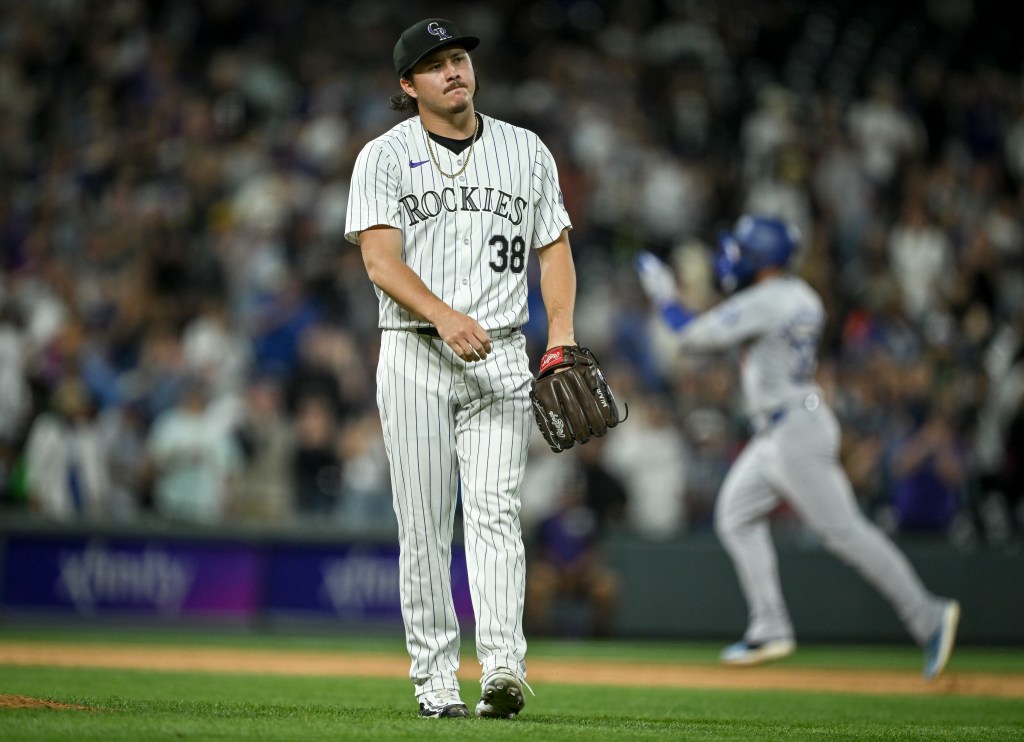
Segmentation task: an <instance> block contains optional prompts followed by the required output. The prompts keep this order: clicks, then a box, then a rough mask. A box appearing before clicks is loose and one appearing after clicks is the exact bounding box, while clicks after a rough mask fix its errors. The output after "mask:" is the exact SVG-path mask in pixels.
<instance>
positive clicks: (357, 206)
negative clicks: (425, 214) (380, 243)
mask: <svg viewBox="0 0 1024 742" xmlns="http://www.w3.org/2000/svg"><path fill="white" fill-rule="evenodd" d="M400 190H401V181H400V172H399V169H398V166H397V160H396V157H395V155H394V152H393V151H392V150H391V148H390V147H389V146H388V144H387V143H386V142H385V141H383V140H380V139H375V140H374V141H372V142H370V143H368V144H367V145H366V146H365V147H363V149H362V151H361V152H360V153H359V156H358V157H357V158H356V163H355V167H353V169H352V180H351V182H350V183H349V189H348V211H347V212H346V215H345V239H346V240H348V241H349V242H352V243H354V244H357V245H358V244H359V233H360V232H362V231H363V230H364V229H369V228H370V227H376V226H379V225H386V226H389V227H395V228H396V229H401V227H402V214H401V210H400V205H399V201H398V197H399V191H400Z"/></svg>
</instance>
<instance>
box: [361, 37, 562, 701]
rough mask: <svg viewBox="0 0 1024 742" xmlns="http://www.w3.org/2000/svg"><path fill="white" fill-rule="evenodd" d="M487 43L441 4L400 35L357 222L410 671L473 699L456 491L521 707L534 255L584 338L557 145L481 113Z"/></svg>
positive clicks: (444, 691) (508, 693)
mask: <svg viewBox="0 0 1024 742" xmlns="http://www.w3.org/2000/svg"><path fill="white" fill-rule="evenodd" d="M478 43H479V39H478V38H476V37H475V36H467V35H465V34H463V33H462V32H461V31H460V30H459V29H458V27H457V26H456V25H455V24H454V23H452V22H451V21H448V20H444V19H441V18H429V19H426V20H422V21H420V22H419V23H416V24H415V25H413V26H411V27H409V28H408V29H406V30H405V31H404V32H403V33H402V35H401V37H400V38H399V39H398V42H397V43H396V44H395V48H394V65H395V73H396V75H397V76H398V78H399V84H400V86H401V90H402V92H401V93H400V94H398V95H396V96H393V97H392V100H391V103H392V107H393V108H396V109H398V110H408V111H411V112H415V115H412V116H411V117H409V118H407V119H406V120H404V121H403V122H401V123H400V124H398V125H397V126H395V127H394V128H392V129H391V130H390V131H388V132H386V133H385V134H383V135H381V136H380V137H378V138H376V139H374V140H373V141H371V142H369V143H368V144H367V145H366V146H365V147H364V148H363V149H362V151H361V152H360V154H359V156H358V158H357V159H356V163H355V168H354V171H353V173H352V182H351V187H350V196H349V204H348V216H347V219H348V221H347V226H346V235H345V236H346V238H347V239H348V240H349V241H351V242H356V243H358V244H359V246H360V248H361V251H362V256H363V260H364V263H365V266H366V270H367V273H368V275H369V277H370V280H371V281H372V282H373V283H374V286H375V288H376V292H377V295H378V297H379V299H380V310H379V326H380V329H381V347H380V358H379V362H378V367H377V404H378V407H379V410H380V416H381V420H382V422H383V429H384V441H385V444H386V448H387V452H388V457H389V461H390V464H391V485H392V489H393V499H394V508H395V512H396V514H397V517H398V526H399V539H400V542H401V558H400V575H401V597H402V616H403V620H404V623H405V633H406V645H407V647H408V650H409V654H410V656H411V658H412V664H411V668H410V677H411V678H412V680H413V683H414V686H415V693H416V697H417V699H418V701H419V708H420V714H421V715H423V716H429V717H458V716H468V714H469V710H468V708H467V707H466V705H465V704H464V703H463V701H462V699H461V697H460V693H459V682H458V680H457V678H456V671H457V669H458V667H459V626H458V623H457V620H456V615H455V608H454V605H453V603H452V592H451V584H450V575H449V564H450V560H451V540H452V529H453V525H454V516H455V509H456V499H457V497H458V496H459V494H460V490H461V497H462V505H463V513H464V518H465V547H466V562H467V568H468V571H469V579H470V591H471V594H472V599H473V606H474V610H475V614H476V646H477V656H478V659H479V661H480V663H481V665H482V680H481V698H480V701H479V703H478V704H477V706H476V714H477V715H478V716H485V717H511V716H514V715H515V714H517V713H518V712H519V711H520V710H521V709H522V707H523V704H524V698H523V686H524V685H525V676H526V666H525V662H524V657H525V653H526V641H525V639H524V637H523V623H522V616H523V599H524V592H525V559H524V549H523V539H522V529H521V526H520V521H519V510H520V488H521V486H522V482H523V473H524V468H525V464H526V453H527V444H528V443H529V439H530V435H531V432H532V427H533V420H532V418H531V406H530V396H529V395H530V388H531V383H532V375H531V372H530V369H529V361H528V358H527V355H526V350H525V348H526V339H525V337H524V336H523V334H522V332H521V331H520V327H521V326H522V325H523V324H524V323H525V322H526V320H527V318H528V315H527V301H526V299H527V280H526V263H527V260H528V259H529V257H530V253H531V252H535V253H536V254H537V258H538V260H539V266H540V275H541V282H540V285H541V295H542V298H543V300H544V305H545V308H546V311H547V315H548V346H547V347H549V348H550V347H552V346H558V345H573V344H574V341H575V338H574V330H573V310H574V307H575V301H576V273H575V268H574V265H573V260H572V253H571V250H570V246H569V239H568V230H569V229H570V227H571V224H570V221H569V217H568V215H567V213H566V211H565V208H564V206H563V203H562V194H561V191H560V190H559V185H558V173H557V170H556V168H555V162H554V160H553V158H552V156H551V153H550V152H549V151H548V149H547V147H545V145H544V144H543V143H542V142H541V141H540V139H539V138H538V137H537V136H536V135H535V134H534V133H532V132H530V131H527V130H524V129H521V128H518V127H515V126H512V125H510V124H507V123H505V122H502V121H498V120H496V119H493V118H491V117H489V116H485V115H482V114H480V113H477V112H476V110H475V108H474V105H473V96H474V93H475V92H476V87H477V83H476V75H475V72H474V69H473V63H472V60H471V58H470V55H469V52H470V51H472V50H473V49H474V48H475V47H476V46H477V45H478Z"/></svg>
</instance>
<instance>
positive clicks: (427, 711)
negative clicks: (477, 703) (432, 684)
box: [417, 688, 469, 719]
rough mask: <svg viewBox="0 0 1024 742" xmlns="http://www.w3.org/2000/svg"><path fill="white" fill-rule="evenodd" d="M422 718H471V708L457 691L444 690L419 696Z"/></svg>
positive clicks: (431, 691)
mask: <svg viewBox="0 0 1024 742" xmlns="http://www.w3.org/2000/svg"><path fill="white" fill-rule="evenodd" d="M417 700H418V701H419V702H420V716H426V717H428V718H431V719H441V718H444V719H450V718H458V717H461V716H469V707H468V706H466V704H464V703H463V702H462V698H461V697H460V696H459V692H458V691H457V690H452V689H450V688H442V689H441V690H430V691H427V692H426V693H424V694H422V695H420V696H418V698H417Z"/></svg>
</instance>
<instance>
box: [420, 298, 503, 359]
mask: <svg viewBox="0 0 1024 742" xmlns="http://www.w3.org/2000/svg"><path fill="white" fill-rule="evenodd" d="M434 326H435V327H437V334H438V335H440V336H441V339H442V340H444V341H445V343H447V344H448V347H449V348H451V349H452V350H453V351H454V352H455V355H457V356H458V357H459V358H461V359H462V360H464V361H466V362H467V363H473V362H474V361H482V360H484V359H485V358H486V357H487V356H488V354H489V353H490V352H491V350H492V348H493V346H492V344H491V337H490V335H488V334H487V330H485V329H484V328H483V327H481V326H480V323H479V322H477V321H476V320H475V319H473V318H472V317H470V316H469V315H467V314H463V313H462V312H457V311H455V310H454V309H453V310H452V311H451V312H450V313H448V314H446V315H445V316H444V318H442V319H441V320H440V321H439V322H437V324H435V325H434Z"/></svg>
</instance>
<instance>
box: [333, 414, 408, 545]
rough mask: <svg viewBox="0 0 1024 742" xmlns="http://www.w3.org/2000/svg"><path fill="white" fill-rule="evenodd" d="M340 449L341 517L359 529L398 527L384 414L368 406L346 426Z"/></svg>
mask: <svg viewBox="0 0 1024 742" xmlns="http://www.w3.org/2000/svg"><path fill="white" fill-rule="evenodd" d="M340 451H341V458H342V461H344V462H345V466H344V468H343V471H342V483H341V489H342V495H341V499H342V502H341V512H340V517H341V520H342V522H344V523H345V525H346V526H347V527H348V528H350V529H352V530H355V531H364V532H371V533H380V532H382V531H384V530H386V529H392V530H393V529H394V528H397V527H398V521H397V520H396V518H395V511H394V509H393V506H392V503H391V472H390V470H389V469H388V457H387V452H386V450H385V448H384V435H383V433H382V432H381V423H380V416H379V415H378V413H377V412H376V411H375V410H372V409H368V410H366V411H365V412H363V413H362V414H361V415H360V416H359V417H357V418H355V420H354V421H352V422H350V423H349V424H348V425H346V426H345V428H344V430H343V431H342V434H341V443H340Z"/></svg>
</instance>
